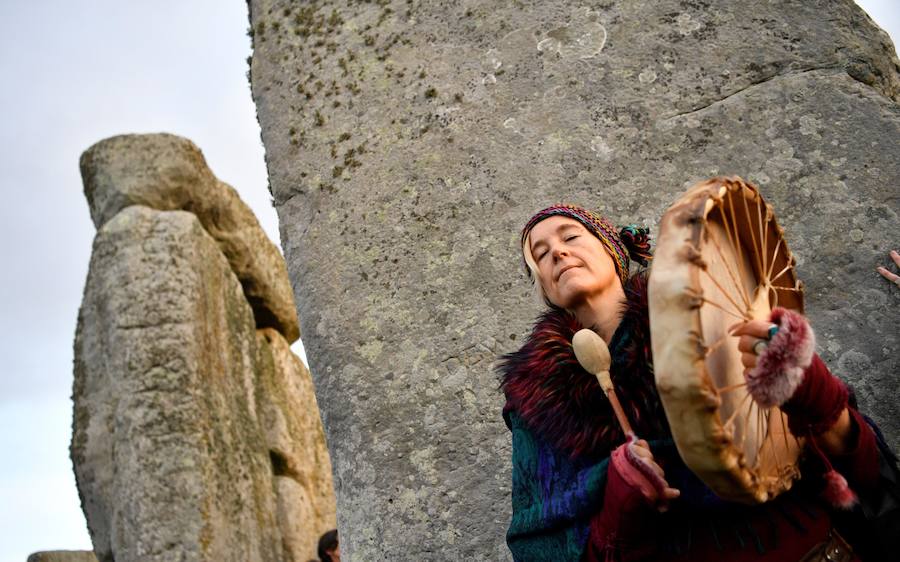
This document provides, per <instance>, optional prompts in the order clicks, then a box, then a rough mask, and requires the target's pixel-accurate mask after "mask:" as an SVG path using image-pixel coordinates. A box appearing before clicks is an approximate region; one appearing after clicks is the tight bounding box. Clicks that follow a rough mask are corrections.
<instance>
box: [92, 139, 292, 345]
mask: <svg viewBox="0 0 900 562" xmlns="http://www.w3.org/2000/svg"><path fill="white" fill-rule="evenodd" d="M81 175H82V178H83V180H84V192H85V195H86V196H87V199H88V203H89V204H90V207H91V217H92V218H93V220H94V225H95V226H96V227H97V228H100V227H101V226H103V224H105V223H106V222H107V221H108V220H110V219H111V218H112V217H113V216H115V214H116V213H118V212H119V211H121V210H122V209H123V208H125V207H127V206H129V205H144V206H147V207H151V208H154V209H158V210H161V211H171V210H177V209H181V210H185V211H190V212H192V213H194V214H195V215H196V216H197V218H199V219H200V222H201V223H202V224H203V227H204V228H205V229H206V231H207V232H209V234H211V235H212V237H213V238H215V240H216V241H217V242H218V243H219V246H220V247H221V249H222V252H223V253H224V254H225V257H227V258H228V262H229V263H230V264H231V268H232V269H233V270H234V272H235V274H237V276H238V279H240V281H241V284H242V285H243V287H244V293H245V294H246V297H247V299H248V300H249V301H250V304H251V305H252V307H253V312H254V314H255V317H256V323H257V325H258V326H259V327H261V328H262V327H273V328H276V329H278V330H279V331H280V332H281V333H282V334H284V335H285V337H286V338H287V339H288V341H291V342H293V341H296V340H297V338H299V337H300V331H299V326H298V324H297V312H296V310H294V299H293V296H292V295H291V286H290V283H289V282H288V278H287V270H286V269H285V266H284V259H283V258H282V257H281V253H280V252H279V251H278V248H277V247H276V246H275V245H274V244H273V243H272V242H271V241H270V240H269V239H268V238H267V237H266V235H265V233H264V232H263V230H262V228H260V226H259V221H257V220H256V216H254V215H253V211H251V210H250V208H249V207H248V206H247V205H246V204H245V203H244V202H243V201H241V199H240V197H239V196H238V194H237V192H236V191H235V190H234V188H232V187H231V186H230V185H228V184H226V183H224V182H222V181H219V180H218V179H216V177H215V176H214V175H213V173H212V172H211V171H210V169H209V167H207V165H206V160H205V159H204V158H203V154H202V153H201V152H200V149H199V148H197V146H196V145H195V144H194V143H192V142H191V141H189V140H188V139H185V138H181V137H177V136H175V135H169V134H155V135H120V136H117V137H110V138H108V139H104V140H102V141H100V142H98V143H97V144H95V145H94V146H92V147H91V148H90V149H88V150H86V151H85V152H84V154H82V156H81Z"/></svg>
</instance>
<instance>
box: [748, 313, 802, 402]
mask: <svg viewBox="0 0 900 562" xmlns="http://www.w3.org/2000/svg"><path fill="white" fill-rule="evenodd" d="M769 320H770V321H771V322H772V323H774V324H777V325H778V332H777V333H776V334H775V335H774V336H773V337H772V339H771V341H769V345H768V347H766V349H765V350H763V352H762V353H760V354H759V357H758V358H757V361H756V367H754V368H753V369H752V370H751V371H750V372H749V373H747V389H748V391H749V392H750V394H751V395H752V396H753V398H754V400H756V402H757V403H758V404H759V405H760V406H763V407H765V408H768V407H771V406H780V405H782V404H784V403H785V402H786V401H787V400H789V399H790V398H791V396H793V395H794V392H795V391H796V390H797V387H798V386H800V383H801V382H803V371H804V370H805V369H806V368H807V367H809V365H810V363H812V358H813V354H814V352H815V348H816V337H815V334H813V331H812V328H811V327H810V326H809V323H808V322H807V321H806V318H805V317H804V316H803V315H802V314H800V313H799V312H794V311H792V310H787V309H785V308H780V307H779V308H775V309H773V310H772V314H771V315H770V317H769Z"/></svg>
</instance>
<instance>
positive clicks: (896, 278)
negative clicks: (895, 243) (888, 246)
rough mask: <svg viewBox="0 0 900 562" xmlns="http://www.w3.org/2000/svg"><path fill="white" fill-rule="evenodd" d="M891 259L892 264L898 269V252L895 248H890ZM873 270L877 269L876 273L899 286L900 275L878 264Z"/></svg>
mask: <svg viewBox="0 0 900 562" xmlns="http://www.w3.org/2000/svg"><path fill="white" fill-rule="evenodd" d="M891 259H892V260H894V265H896V266H897V268H898V269H900V254H898V253H897V250H891ZM875 270H876V271H878V273H880V274H881V276H882V277H884V278H885V279H887V280H888V281H890V282H891V283H893V284H894V285H897V286H898V287H900V275H897V274H896V273H891V272H890V271H888V270H887V268H886V267H881V266H878V267H877V268H875Z"/></svg>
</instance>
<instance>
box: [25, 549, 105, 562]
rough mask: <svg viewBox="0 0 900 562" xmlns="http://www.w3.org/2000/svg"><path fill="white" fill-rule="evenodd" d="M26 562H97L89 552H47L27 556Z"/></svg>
mask: <svg viewBox="0 0 900 562" xmlns="http://www.w3.org/2000/svg"><path fill="white" fill-rule="evenodd" d="M27 562H97V557H96V556H94V553H93V552H92V551H90V550H47V551H44V552H35V553H33V554H31V555H29V556H28V561H27Z"/></svg>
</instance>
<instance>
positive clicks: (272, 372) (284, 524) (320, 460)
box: [256, 329, 336, 562]
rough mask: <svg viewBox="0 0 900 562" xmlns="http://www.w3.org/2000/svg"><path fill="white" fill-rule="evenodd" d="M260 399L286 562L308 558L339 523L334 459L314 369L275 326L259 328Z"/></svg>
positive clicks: (257, 377) (258, 370)
mask: <svg viewBox="0 0 900 562" xmlns="http://www.w3.org/2000/svg"><path fill="white" fill-rule="evenodd" d="M256 339H257V343H258V346H257V350H258V351H257V367H256V400H257V404H258V407H257V415H258V416H259V423H260V425H261V427H262V428H263V432H264V434H265V438H266V445H267V447H268V449H269V455H270V457H271V460H272V467H273V472H274V474H275V486H276V490H277V494H276V496H277V500H278V505H277V519H278V526H279V528H280V529H281V532H282V536H283V543H284V550H285V552H284V556H285V558H284V559H285V560H286V561H297V562H307V561H308V560H309V559H310V557H311V556H314V555H315V553H316V548H317V546H318V540H319V537H320V536H321V535H322V534H323V533H325V532H326V531H329V530H331V529H334V528H335V525H336V521H335V504H334V491H333V490H334V487H333V485H332V479H331V461H330V459H329V458H328V449H327V448H326V447H325V435H324V433H323V431H322V422H321V419H320V418H319V409H318V407H317V405H316V400H315V394H314V389H313V383H312V378H311V377H310V374H309V370H308V369H307V368H306V366H305V365H304V364H303V362H302V361H300V359H299V358H298V357H297V356H296V355H294V353H293V352H291V349H290V347H289V346H288V343H287V341H285V339H284V337H282V335H281V334H279V333H278V332H277V331H275V330H272V329H266V330H258V331H257V335H256Z"/></svg>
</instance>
